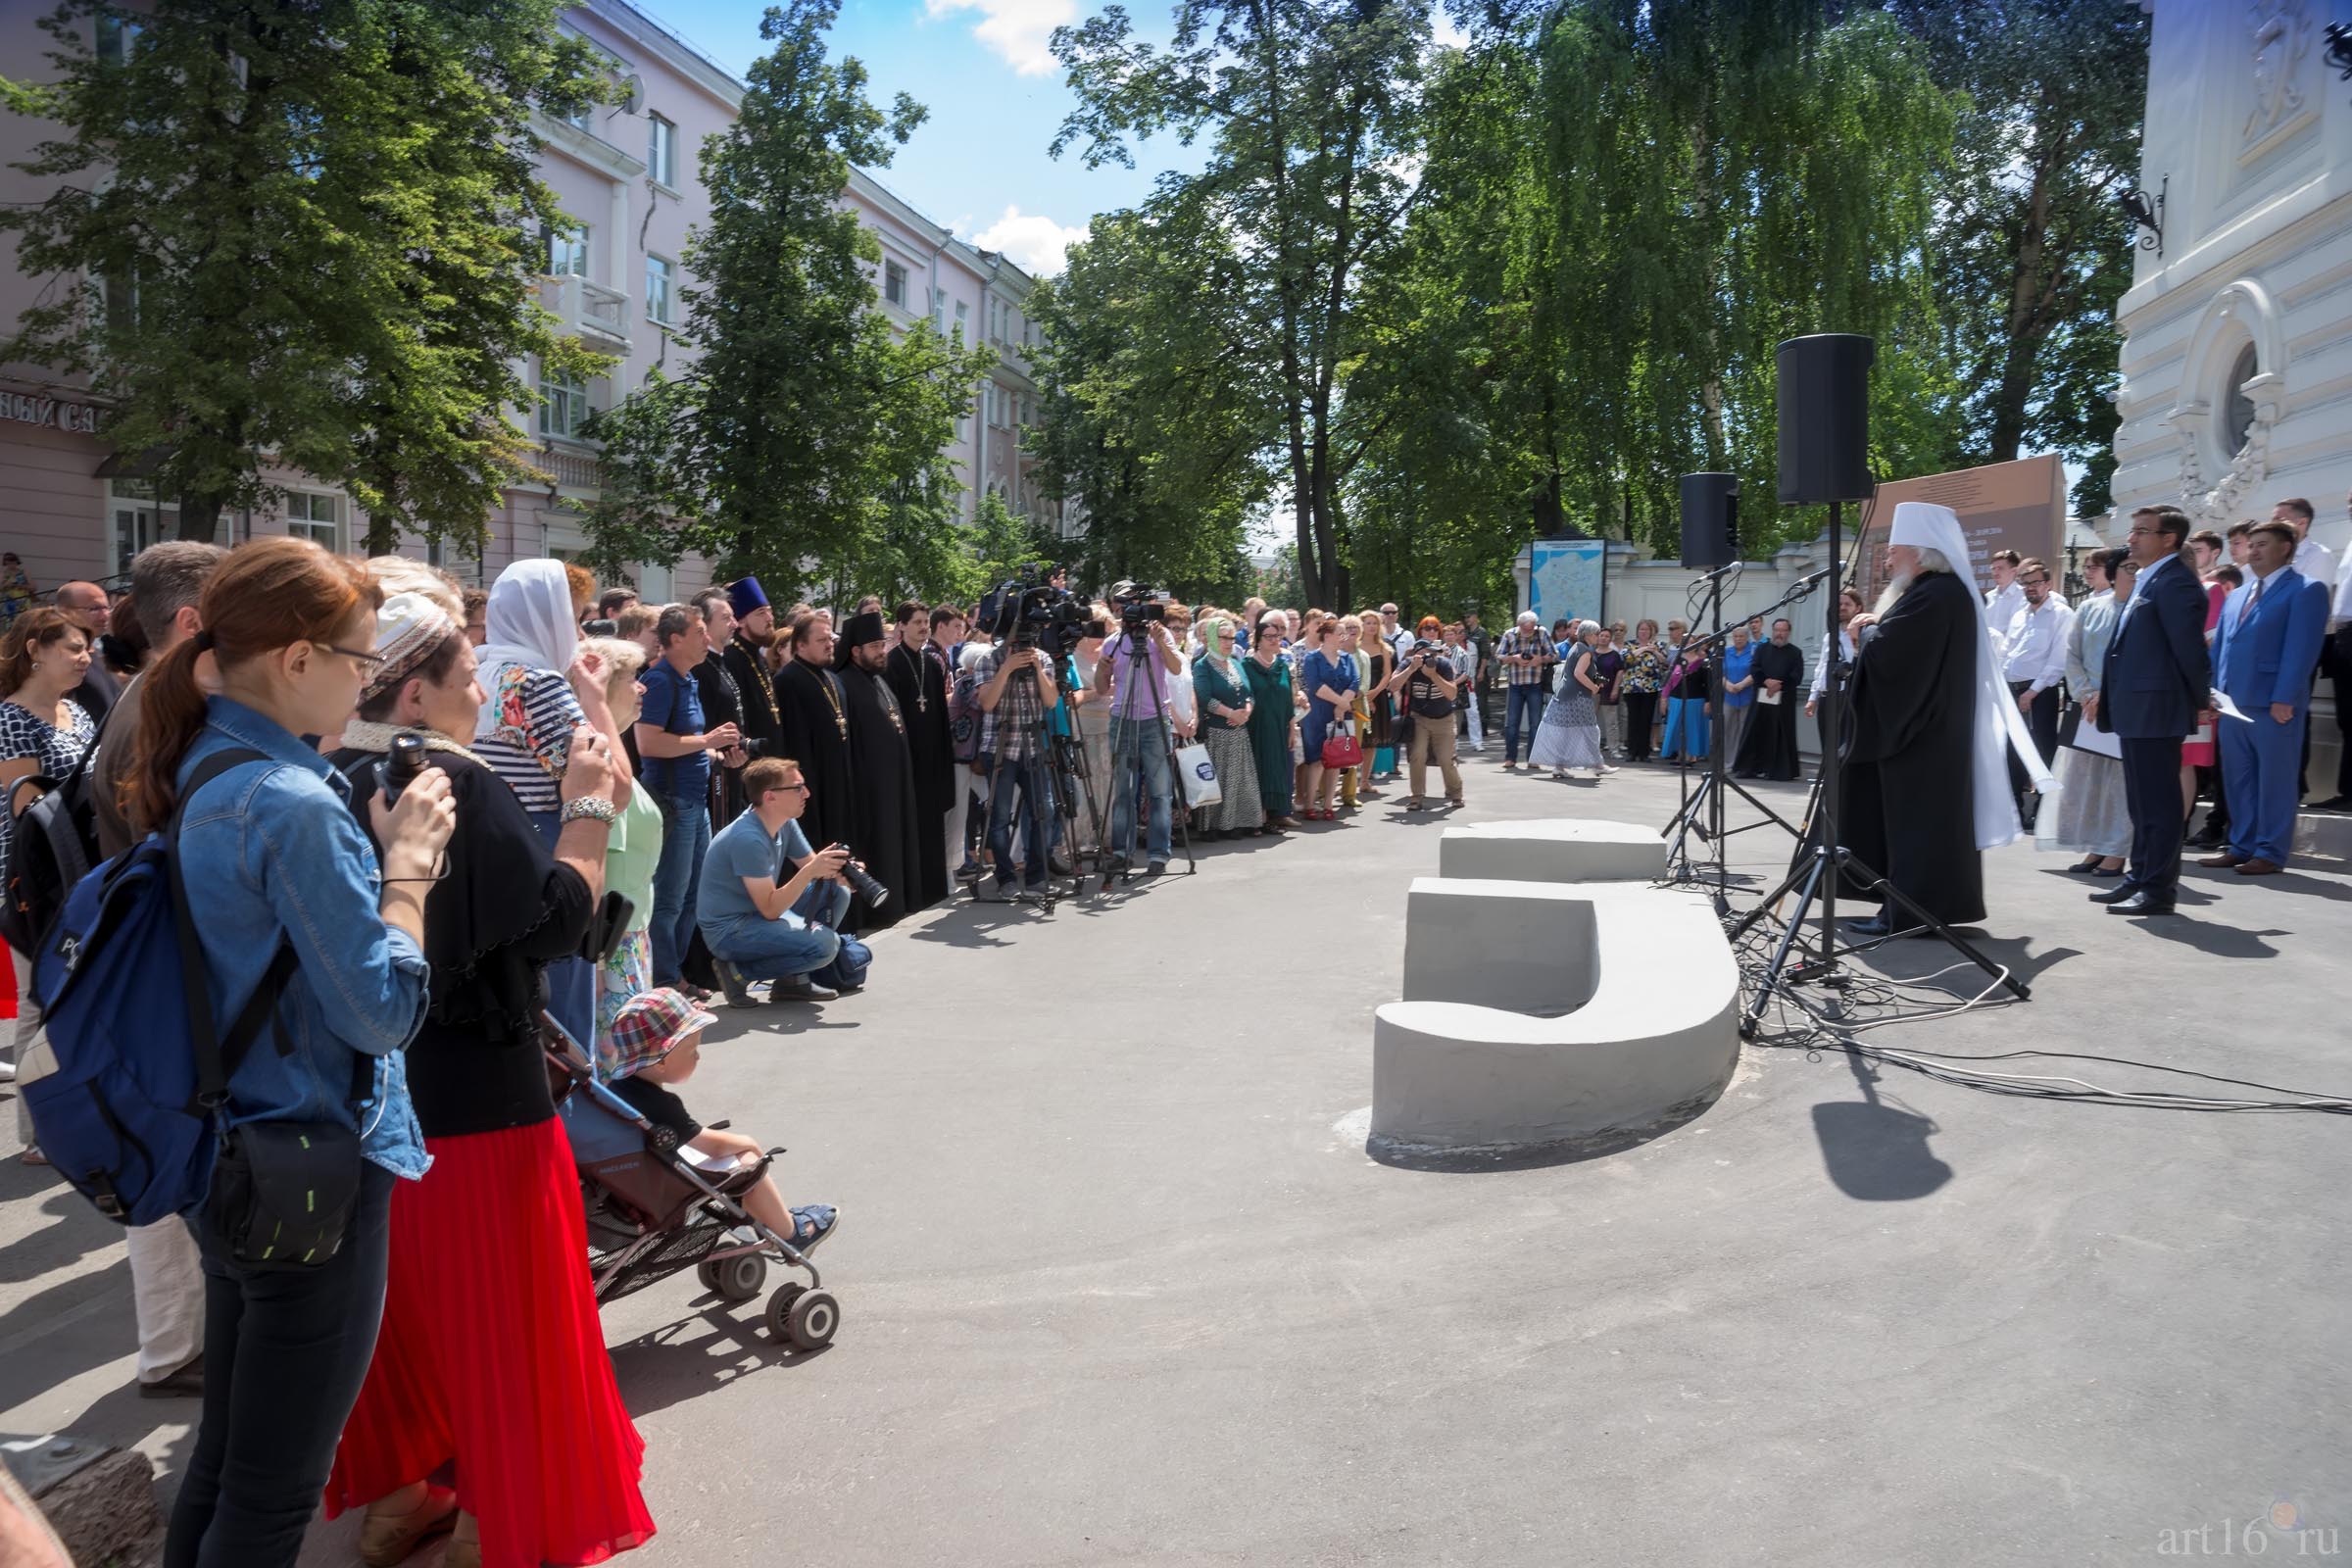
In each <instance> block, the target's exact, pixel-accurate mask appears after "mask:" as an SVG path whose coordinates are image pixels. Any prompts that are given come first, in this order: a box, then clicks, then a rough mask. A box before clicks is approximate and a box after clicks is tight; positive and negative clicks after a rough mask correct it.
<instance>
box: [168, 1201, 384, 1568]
mask: <svg viewBox="0 0 2352 1568" xmlns="http://www.w3.org/2000/svg"><path fill="white" fill-rule="evenodd" d="M395 1179H396V1178H395V1177H394V1176H393V1175H392V1173H391V1172H390V1171H388V1170H385V1169H384V1168H383V1167H382V1166H380V1165H363V1166H362V1167H361V1175H360V1198H359V1202H358V1204H357V1206H356V1207H355V1208H354V1210H353V1213H352V1219H351V1231H350V1234H348V1235H347V1236H345V1237H344V1239H343V1249H342V1250H341V1251H339V1252H337V1253H336V1254H335V1255H334V1257H333V1258H332V1259H331V1260H330V1261H328V1262H327V1263H326V1264H324V1265H323V1266H321V1267H319V1268H306V1269H285V1268H279V1269H249V1268H246V1267H245V1266H244V1265H242V1264H240V1263H237V1262H235V1261H234V1260H233V1259H231V1258H229V1257H227V1256H226V1255H225V1254H224V1252H223V1250H221V1247H220V1246H219V1244H218V1242H217V1240H216V1239H215V1237H214V1236H213V1234H212V1228H211V1227H210V1226H209V1225H203V1224H199V1225H198V1227H197V1230H198V1233H199V1235H198V1240H199V1242H200V1244H201V1246H202V1249H203V1252H204V1411H203V1416H202V1418H201V1420H200V1421H199V1423H198V1425H197V1428H196V1446H195V1449H194V1451H193V1452H192V1453H191V1454H190V1456H189V1459H188V1476H187V1480H186V1481H184V1482H182V1483H181V1484H180V1489H179V1500H178V1501H177V1502H176V1503H174V1504H173V1505H172V1532H171V1535H170V1537H169V1538H168V1539H167V1540H166V1542H165V1544H164V1568H293V1564H294V1560H295V1558H296V1557H298V1556H299V1555H301V1552H302V1537H303V1532H304V1531H305V1530H307V1529H309V1528H310V1523H311V1516H312V1515H313V1514H315V1513H317V1512H318V1511H319V1495H320V1494H321V1493H322V1492H324V1491H325V1489H326V1476H327V1472H328V1471H329V1470H330V1469H332V1468H333V1466H334V1461H335V1443H336V1441H337V1440H338V1439H339V1438H340V1437H341V1436H342V1434H343V1422H344V1419H345V1418H346V1417H348V1416H349V1415H350V1414H351V1407H352V1405H353V1403H354V1402H356V1401H357V1400H358V1398H359V1397H360V1384H361V1383H362V1382H363V1381H365V1380H366V1378H367V1376H368V1360H369V1359H370V1358H371V1357H372V1356H373V1355H374V1353H375V1331H376V1329H377V1328H378V1327H379V1326H381V1324H382V1322H383V1316H384V1273H385V1263H386V1259H387V1257H388V1255H389V1254H388V1248H389V1244H390V1242H391V1229H390V1225H389V1218H390V1214H391V1208H392V1183H393V1182H394V1180H395Z"/></svg>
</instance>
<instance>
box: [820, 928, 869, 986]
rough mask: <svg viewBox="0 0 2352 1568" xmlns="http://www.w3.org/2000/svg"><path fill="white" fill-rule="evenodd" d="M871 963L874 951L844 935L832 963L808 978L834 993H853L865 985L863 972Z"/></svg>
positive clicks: (853, 938) (855, 939)
mask: <svg viewBox="0 0 2352 1568" xmlns="http://www.w3.org/2000/svg"><path fill="white" fill-rule="evenodd" d="M873 963H874V950H873V949H871V948H869V947H867V946H866V945H865V944H864V943H862V942H860V941H858V939H857V938H856V937H853V936H846V935H845V936H844V937H843V938H842V939H841V951H840V952H839V953H837V954H835V955H834V956H833V961H832V962H831V963H828V964H826V965H825V966H824V967H823V968H822V969H819V970H817V971H816V972H815V973H814V974H812V975H810V976H809V979H811V980H813V981H815V982H816V983H817V984H818V985H820V986H830V987H832V988H833V989H834V990H836V991H855V990H856V989H858V987H859V986H862V985H864V984H865V971H866V970H868V969H870V968H872V967H873Z"/></svg>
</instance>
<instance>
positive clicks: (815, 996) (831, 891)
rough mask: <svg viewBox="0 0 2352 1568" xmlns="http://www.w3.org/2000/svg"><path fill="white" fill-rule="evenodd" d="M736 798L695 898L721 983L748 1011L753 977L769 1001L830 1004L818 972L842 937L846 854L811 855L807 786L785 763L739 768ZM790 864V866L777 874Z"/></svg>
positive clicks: (830, 850)
mask: <svg viewBox="0 0 2352 1568" xmlns="http://www.w3.org/2000/svg"><path fill="white" fill-rule="evenodd" d="M743 794H744V812H743V814H742V815H741V816H739V817H737V818H736V819H735V820H734V821H732V822H729V823H728V824H727V825H726V827H725V828H724V829H722V830H721V831H720V832H719V834H718V836H717V837H715V838H713V839H712V840H711V853H710V854H709V855H708V856H706V857H705V858H704V860H703V877H702V886H701V889H700V890H699V893H698V896H697V898H696V901H695V909H696V915H697V918H698V919H699V920H700V921H701V923H702V928H703V941H704V942H705V943H706V944H707V945H708V946H709V947H710V949H711V958H712V959H713V960H714V962H715V963H716V965H717V968H718V978H719V983H720V985H721V986H722V987H723V988H724V989H725V991H726V996H727V1001H728V1002H729V1003H730V1004H731V1005H735V1006H739V1007H740V1006H748V1005H751V1002H752V1000H753V999H752V991H751V982H753V981H755V980H770V981H773V982H775V983H774V985H773V986H771V987H770V988H769V991H768V1000H769V1001H771V1002H829V1001H831V1000H832V999H833V998H834V997H836V996H839V995H840V994H841V991H840V989H839V988H836V987H834V986H831V985H827V984H824V983H821V982H820V981H819V979H818V978H817V972H818V971H819V970H823V969H827V968H829V967H831V966H832V965H834V963H835V961H836V960H837V959H838V958H839V957H840V956H842V953H843V946H844V943H845V942H846V941H847V940H848V939H846V938H844V937H843V936H842V935H841V933H840V929H839V928H840V925H841V917H842V916H843V915H844V914H847V913H848V912H849V908H850V886H849V884H850V880H851V874H852V871H853V867H854V862H853V861H852V860H851V858H850V852H849V850H848V849H847V848H845V847H844V846H842V845H838V844H834V845H828V846H827V847H826V848H824V849H821V850H814V851H812V850H810V849H809V840H808V839H807V838H806V837H805V836H804V835H803V834H802V832H801V824H800V816H801V813H802V812H804V811H806V810H807V809H809V783H808V781H807V780H806V779H805V778H803V777H802V776H801V764H800V763H798V762H796V761H794V760H791V759H790V758H785V757H763V758H761V759H760V760H758V761H756V762H754V763H752V764H751V765H750V766H748V767H746V768H745V769H744V770H743ZM788 861H790V862H792V863H793V865H794V869H793V872H792V874H791V875H790V876H785V875H784V867H785V865H786V863H787V862H788ZM880 891H881V890H880V889H879V887H874V888H872V889H870V890H869V891H868V897H872V896H874V895H875V894H878V893H880ZM841 978H844V979H853V981H854V984H853V986H852V987H851V988H852V989H854V988H855V983H861V982H862V980H863V966H862V964H860V965H859V966H858V972H857V974H856V975H855V976H854V977H853V976H851V975H848V974H843V975H842V976H841Z"/></svg>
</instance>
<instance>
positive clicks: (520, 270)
mask: <svg viewBox="0 0 2352 1568" xmlns="http://www.w3.org/2000/svg"><path fill="white" fill-rule="evenodd" d="M562 9H563V7H562V5H561V4H560V3H558V0H515V3H513V4H509V5H504V6H497V7H476V6H450V5H444V4H439V3H435V0H321V3H319V4H317V5H310V6H301V7H284V6H279V7H262V6H250V5H238V4H230V3H228V0H157V4H156V5H155V6H154V7H153V8H152V10H151V11H149V12H147V13H145V14H143V15H141V16H139V17H137V18H136V19H135V21H134V20H130V19H125V18H124V17H123V16H122V15H120V14H119V13H117V12H115V11H114V10H112V9H111V8H109V7H107V6H105V5H102V4H100V3H98V0H66V3H65V4H63V5H62V6H61V7H60V8H59V9H58V11H57V12H56V13H55V14H54V15H53V16H51V17H50V18H48V19H46V20H45V21H44V22H43V24H42V25H43V26H44V28H45V29H46V30H47V31H48V32H49V34H50V36H51V37H52V38H53V39H54V40H55V41H56V45H57V47H56V49H55V51H54V52H53V53H52V55H51V60H52V61H53V63H54V65H55V67H56V69H57V71H58V73H59V79H58V81H57V82H56V83H55V84H53V85H48V86H44V87H42V88H39V89H17V90H12V91H11V92H10V93H9V94H8V95H7V107H8V108H10V109H12V110H15V111H17V112H19V113H25V114H38V115H41V116H43V117H45V118H47V119H49V120H52V121H54V122H55V123H57V124H58V125H59V126H60V128H61V132H62V133H61V134H60V135H59V136H58V137H57V138H55V139H52V140H48V141H44V142H42V143H41V144H40V145H39V146H38V147H36V148H35V149H34V152H33V154H32V156H31V157H30V158H29V159H28V160H26V161H25V162H24V163H23V164H20V165H19V166H18V167H19V168H20V169H22V170H24V171H25V172H27V173H29V174H31V175H33V176H34V177H36V178H39V179H41V180H43V181H44V182H53V183H55V185H56V191H55V194H53V195H52V196H50V197H49V198H48V199H46V200H45V201H43V202H41V203H39V204H37V205H34V206H27V207H14V208H0V230H14V231H15V232H16V234H17V236H18V239H17V248H18V255H19V259H20V263H21V265H22V266H23V268H24V270H25V271H27V272H29V273H33V274H58V275H59V277H60V282H59V284H58V286H57V287H55V288H54V289H53V290H51V291H50V292H49V293H48V294H47V295H46V296H45V297H44V298H43V300H42V301H41V303H39V304H37V305H36V306H34V307H33V308H32V309H30V310H28V311H26V312H25V314H24V316H23V317H22V318H21V319H19V321H18V323H17V331H16V335H15V336H14V337H13V338H11V339H10V340H8V341H7V342H6V343H5V344H0V357H4V358H9V359H26V360H34V361H38V362H41V363H44V364H49V365H53V366H56V367H59V368H64V369H69V370H78V371H86V372H88V373H89V374H90V375H91V377H92V390H93V391H94V392H95V393H96V394H97V396H98V397H99V398H100V399H101V400H102V402H103V406H104V407H105V409H106V413H105V415H104V417H103V422H102V425H101V432H100V433H101V435H102V437H103V438H104V439H105V440H106V441H107V443H108V444H109V445H110V446H112V447H113V448H114V449H115V450H116V451H117V452H118V453H124V454H144V453H148V452H150V451H154V452H156V453H158V454H159V455H160V466H158V468H157V469H156V472H155V480H156V484H157V488H158V490H159V491H160V493H162V494H163V495H165V496H166V497H170V498H175V499H176V500H177V502H178V504H179V508H180V512H179V526H180V530H181V532H182V534H183V535H186V536H190V537H199V538H209V537H211V536H212V534H213V532H214V530H215V528H216V526H217V523H218V519H219V517H220V515H221V512H222V511H223V510H225V509H227V508H231V507H242V506H254V505H261V504H265V503H267V502H268V501H269V500H270V499H271V497H272V495H273V487H272V486H270V484H269V483H268V482H266V480H265V479H264V477H263V469H264V467H265V465H266V464H270V463H278V464H283V465H284V466H287V467H291V468H294V469H297V470H299V471H302V472H305V473H310V474H315V475H319V476H320V477H323V478H327V479H332V480H339V481H341V482H342V483H344V484H345V485H346V486H347V487H348V488H349V489H350V491H351V493H352V495H353V498H354V499H355V500H356V501H357V502H358V503H359V505H360V506H361V507H362V508H363V509H365V510H366V511H368V513H369V514H370V526H369V534H368V539H369V545H370V548H382V547H388V546H389V544H390V543H391V541H392V539H393V537H394V535H395V533H396V532H397V531H398V530H402V529H406V530H410V531H413V532H416V533H419V534H423V535H426V536H427V537H439V538H443V539H446V540H449V541H450V542H452V543H454V544H456V545H458V546H459V547H460V548H462V549H467V550H475V551H478V550H479V548H480V546H481V543H482V540H483V537H484V534H483V529H484V519H485V517H486V515H487V514H488V513H489V512H490V510H491V509H492V508H493V507H495V506H497V505H498V504H499V502H500V500H501V495H500V492H501V491H502V490H503V489H504V488H505V487H506V486H507V485H509V484H511V483H514V482H515V481H516V480H517V479H520V478H523V477H526V476H532V475H534V474H535V470H534V469H533V467H532V466H531V463H530V442H529V440H528V438H527V437H526V436H525V435H524V433H523V432H522V431H521V430H519V429H517V428H515V425H514V424H513V423H512V422H510V421H509V420H508V419H507V417H506V416H505V413H504V410H505V409H506V407H507V406H509V405H513V404H520V405H524V406H529V405H530V404H531V403H532V402H533V401H534V395H533V393H532V392H531V390H530V389H529V388H527V387H526V386H524V385H523V384H522V382H521V381H520V379H519V378H518V377H517V375H516V373H515V368H514V367H515V362H518V361H523V360H528V359H539V360H542V361H545V362H547V363H548V364H550V365H552V366H554V367H555V368H558V369H568V370H569V371H570V372H571V373H573V374H577V375H588V374H593V373H597V372H598V371H600V370H601V368H603V366H604V364H605V363H606V362H605V361H603V360H601V359H599V358H597V357H595V356H591V355H587V354H585V353H583V352H582V351H581V349H580V348H579V346H578V344H577V343H576V342H574V341H571V340H566V339H561V338H559V337H557V336H556V334H555V331H554V325H555V323H554V320H553V318H551V317H550V316H548V315H547V313H545V312H544V311H542V310H540V309H539V307H538V305H537V302H536V298H535V295H534V282H533V276H534V274H535V273H536V272H537V270H539V266H540V256H539V250H538V245H539V242H538V241H537V240H536V239H534V238H533V237H531V236H532V235H534V234H535V233H537V232H538V231H539V230H541V229H543V228H546V227H554V226H558V225H561V224H563V223H564V221H565V220H564V215H563V213H562V211H561V210H560V208H559V206H558V203H557V201H556V198H555V196H554V194H553V192H551V191H550V190H549V189H548V188H547V186H546V185H545V184H543V183H542V182H541V181H540V180H539V179H538V177H537V175H536V173H535V172H534V170H533V167H532V156H533V152H534V150H535V145H534V143H533V142H532V140H531V137H530V134H529V116H530V112H531V109H532V108H533V106H535V105H537V106H544V107H547V108H549V109H552V110H556V111H558V112H562V111H564V110H565V109H568V108H570V107H573V106H576V105H578V104H580V103H582V102H585V101H589V100H591V99H594V98H597V97H602V96H610V94H611V92H612V90H613V89H612V87H611V86H610V84H609V83H607V82H605V81H604V80H603V78H602V75H601V67H600V66H599V64H598V62H597V59H596V57H595V55H594V54H593V52H592V51H591V50H590V49H589V48H588V46H587V45H586V44H585V42H583V41H582V40H580V39H578V38H576V37H574V36H571V35H569V34H566V33H564V32H562V31H561V30H559V29H558V28H557V27H556V25H555V21H556V17H557V14H558V13H559V12H560V11H561V10H562ZM93 37H96V38H99V39H102V40H103V41H104V42H105V44H106V48H105V50H104V51H103V52H97V51H93V49H92V47H91V40H92V39H93Z"/></svg>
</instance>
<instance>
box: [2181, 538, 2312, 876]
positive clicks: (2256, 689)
mask: <svg viewBox="0 0 2352 1568" xmlns="http://www.w3.org/2000/svg"><path fill="white" fill-rule="evenodd" d="M2294 555H2295V530H2294V529H2293V528H2292V527H2291V526H2290V525H2288V524H2286V523H2283V522H2262V523H2256V524H2255V525H2254V530H2253V532H2252V533H2251V534H2250V535H2249V536H2248V538H2247V540H2246V571H2247V574H2248V580H2247V582H2246V583H2245V585H2244V586H2243V587H2241V588H2239V589H2238V590H2237V591H2236V592H2234V593H2232V594H2231V595H2230V596H2229V599H2228V600H2227V601H2225V602H2224V603H2223V605H2222V618H2221V620H2220V622H2219V623H2218V624H2217V625H2216V626H2215V627H2214V631H2213V666H2214V672H2215V674H2216V676H2217V677H2218V680H2217V684H2218V685H2219V686H2220V687H2221V689H2222V690H2223V691H2225V692H2228V693H2229V700H2230V701H2231V702H2233V703H2235V704H2236V705H2237V706H2238V708H2239V709H2240V710H2241V711H2243V712H2244V713H2245V714H2246V717H2247V718H2250V719H2252V720H2253V722H2252V723H2250V724H2249V723H2247V722H2245V721H2244V720H2242V719H2234V718H2224V719H2222V720H2220V724H2221V731H2222V732H2221V743H2222V778H2223V781H2224V790H2225V792H2226V793H2227V794H2228V796H2229V850H2228V851H2227V852H2225V853H2223V854H2221V855H2217V856H2214V857H2213V858H2210V859H2207V860H2202V861H2199V862H2198V863H2199V864H2201V865H2210V866H2214V867H2217V868H2219V867H2233V868H2235V870H2236V871H2237V874H2238V875H2239V876H2276V875H2278V871H2279V870H2280V869H2281V868H2282V867H2283V866H2284V865H2285V864H2286V858H2287V856H2288V854H2289V853H2290V852H2291V851H2292V850H2293V848H2294V842H2295V796H2296V787H2297V784H2298V782H2299V775H2300V773H2301V771H2302V756H2303V726H2304V723H2305V720H2306V719H2307V717H2308V716H2309V715H2308V710H2309V708H2310V706H2311V679H2310V673H2309V672H2310V669H2311V663H2312V661H2313V660H2315V659H2317V658H2319V656H2320V645H2321V643H2322V642H2323V641H2324V640H2325V639H2326V637H2327V603H2328V593H2327V588H2326V587H2325V586H2324V585H2322V584H2320V583H2316V582H2314V581H2312V580H2311V579H2310V578H2308V577H2306V576H2304V575H2303V574H2302V573H2301V572H2299V571H2297V570H2296V569H2295V568H2294V566H2293V565H2292V564H2290V563H2291V562H2292V561H2293V560H2294Z"/></svg>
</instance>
